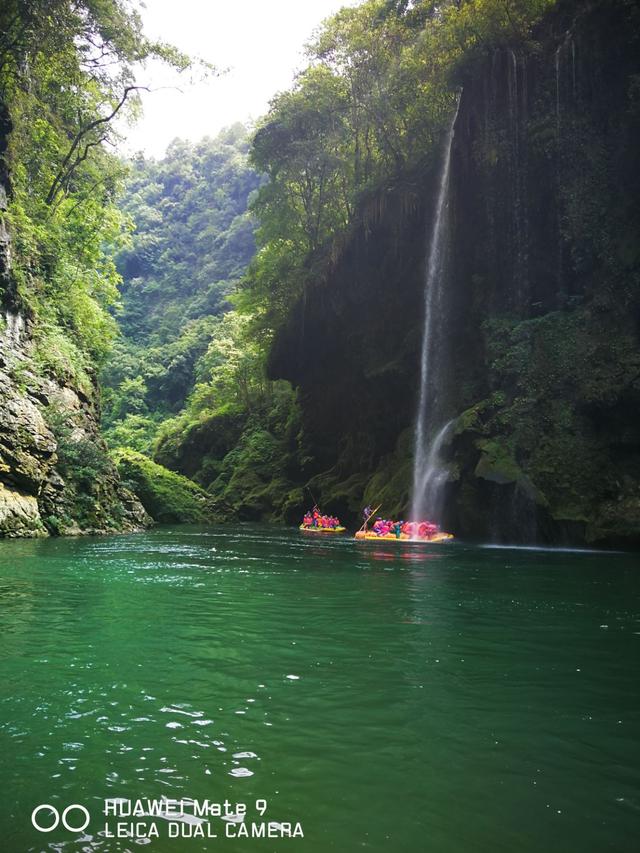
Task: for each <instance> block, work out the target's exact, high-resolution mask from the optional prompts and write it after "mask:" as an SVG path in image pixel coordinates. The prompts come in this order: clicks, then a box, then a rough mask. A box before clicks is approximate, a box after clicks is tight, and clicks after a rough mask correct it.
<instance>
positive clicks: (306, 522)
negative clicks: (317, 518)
mask: <svg viewBox="0 0 640 853" xmlns="http://www.w3.org/2000/svg"><path fill="white" fill-rule="evenodd" d="M302 524H303V526H304V527H311V513H310V512H307V513H305V516H304V518H303V519H302Z"/></svg>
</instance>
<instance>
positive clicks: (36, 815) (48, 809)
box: [31, 803, 90, 832]
mask: <svg viewBox="0 0 640 853" xmlns="http://www.w3.org/2000/svg"><path fill="white" fill-rule="evenodd" d="M74 811H77V812H80V813H81V814H82V817H81V818H80V817H79V816H78V815H76V816H75V817H71V819H70V818H69V815H70V814H71V813H72V812H74ZM41 812H45V814H43V815H42V817H41V818H40V814H41ZM89 820H90V817H89V812H88V811H87V810H86V809H85V807H84V806H81V805H80V804H79V803H72V804H71V805H70V806H67V807H66V809H65V810H64V811H63V812H62V814H60V812H59V811H58V809H57V808H56V807H55V806H50V805H49V803H41V804H40V805H39V806H36V807H35V809H34V810H33V811H32V812H31V823H32V824H33V825H34V827H35V828H36V829H37V830H38V832H53V830H54V829H55V828H56V827H57V826H58V825H59V824H60V823H61V824H62V826H63V827H64V828H65V829H66V830H68V831H69V832H82V831H83V830H84V829H86V828H87V826H89ZM40 821H42V822H40ZM43 824H44V825H43Z"/></svg>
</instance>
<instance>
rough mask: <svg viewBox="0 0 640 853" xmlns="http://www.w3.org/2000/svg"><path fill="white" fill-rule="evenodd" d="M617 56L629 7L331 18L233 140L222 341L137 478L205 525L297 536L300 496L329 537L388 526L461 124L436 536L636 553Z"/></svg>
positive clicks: (631, 31) (627, 130)
mask: <svg viewBox="0 0 640 853" xmlns="http://www.w3.org/2000/svg"><path fill="white" fill-rule="evenodd" d="M638 35H639V25H638V19H637V8H636V6H635V4H633V3H630V2H625V0H602V2H594V3H590V4H583V3H576V2H570V0H565V2H543V0H541V2H525V0H522V1H521V2H504V0H484V2H466V3H451V4H444V5H442V4H438V5H436V4H432V3H428V2H427V3H389V2H375V0H372V2H366V3H363V4H362V5H361V6H359V7H357V8H355V9H345V10H343V11H342V12H341V13H339V14H338V15H337V16H335V17H334V18H333V19H331V20H329V21H328V22H327V23H326V24H325V26H324V27H323V28H322V30H321V31H320V32H319V33H317V34H316V37H315V38H314V40H313V41H312V42H311V44H310V45H309V47H308V58H309V64H308V67H307V68H306V69H305V70H303V71H302V73H301V74H300V75H299V76H298V79H297V81H296V84H295V86H294V87H293V88H292V89H291V90H290V91H287V92H284V93H281V94H279V95H277V96H276V97H275V98H274V100H273V102H272V106H271V110H270V112H269V113H268V115H267V116H265V117H264V119H263V120H262V121H261V122H260V123H259V125H258V127H257V128H256V131H255V133H254V134H253V138H252V142H251V150H250V154H249V156H250V161H251V163H252V165H253V167H254V169H255V170H256V171H257V172H258V173H259V174H261V175H264V176H266V182H264V183H263V184H262V186H261V188H260V190H259V192H258V193H257V195H256V196H255V197H253V198H252V202H251V209H252V211H253V215H254V216H255V218H256V220H257V223H258V228H257V232H256V235H257V242H258V252H257V255H256V257H255V259H254V260H253V262H252V263H251V265H250V267H249V269H248V272H247V274H246V275H245V276H244V277H242V278H241V280H240V282H239V287H238V288H237V289H236V292H235V294H234V295H233V297H232V302H233V304H234V306H235V310H234V312H233V313H232V314H230V315H228V316H227V317H226V318H225V321H224V323H228V324H229V332H230V334H228V335H227V342H226V344H224V346H223V347H222V349H224V350H225V352H227V353H233V359H231V360H229V359H228V358H226V356H224V355H222V351H221V348H220V346H219V345H218V344H215V343H214V345H213V349H212V350H211V351H210V353H209V356H208V357H204V359H203V360H202V361H201V362H200V363H199V367H198V370H197V377H195V379H196V384H195V386H194V388H193V391H192V392H191V395H190V396H189V399H188V401H187V405H186V407H185V409H184V410H183V412H182V413H181V414H180V415H178V417H176V418H175V419H173V420H172V421H169V422H167V423H166V424H165V425H164V426H163V427H162V428H161V429H160V431H159V433H158V434H157V436H156V439H155V444H154V449H153V453H154V455H155V458H156V460H157V461H160V462H162V463H163V464H165V465H167V466H169V467H171V468H173V469H175V470H177V471H180V472H182V473H184V474H186V475H188V476H189V477H194V478H195V479H196V480H197V481H198V482H199V483H200V484H201V485H202V486H203V487H204V488H206V489H207V490H208V491H209V493H210V494H211V495H212V496H214V498H215V500H214V504H215V506H216V508H217V510H218V511H219V512H220V513H221V514H222V515H224V516H226V517H228V516H229V515H232V516H233V515H235V516H239V517H241V518H265V517H267V518H268V517H271V518H273V517H275V518H284V519H286V520H288V521H292V520H293V519H294V518H295V517H296V515H297V513H299V511H300V510H301V508H302V506H303V504H304V502H305V500H306V499H308V494H307V493H305V492H304V490H303V489H304V487H308V486H310V488H311V491H312V492H313V493H314V495H316V496H317V497H318V498H319V499H320V500H321V501H322V502H323V503H325V504H327V505H328V506H331V507H332V508H333V510H334V511H335V512H338V513H341V514H342V515H344V516H346V517H355V516H356V515H357V513H358V510H359V507H360V506H361V505H362V503H363V502H372V501H375V502H378V501H379V500H382V501H383V502H384V504H385V506H386V508H387V509H388V511H389V512H391V513H397V514H403V513H406V512H407V510H408V504H409V499H410V495H409V490H410V486H411V466H412V457H413V452H414V451H413V432H414V419H415V412H416V405H417V385H418V381H419V372H418V365H419V358H420V355H419V353H420V340H421V335H422V317H423V312H424V307H423V305H424V302H423V300H424V281H425V278H424V276H425V265H426V261H427V256H428V250H429V246H428V240H427V236H428V235H429V234H430V233H431V226H432V217H433V215H434V205H435V196H436V191H437V181H438V173H439V168H440V164H441V161H442V157H443V150H442V146H443V139H444V135H445V131H446V129H447V126H448V125H449V124H450V123H451V121H452V120H453V116H454V114H456V111H457V118H456V121H455V127H454V130H455V136H454V142H453V150H452V164H451V194H450V195H451V197H450V198H449V200H448V213H447V215H448V222H449V225H448V240H447V269H446V288H445V291H444V292H445V293H446V299H445V300H444V302H443V303H442V304H441V305H439V317H438V330H437V335H438V347H439V350H440V353H441V356H442V357H441V361H443V362H444V363H445V365H446V368H445V370H444V372H443V373H442V375H441V376H440V377H439V379H438V382H439V388H438V398H439V403H438V405H439V406H440V407H441V410H442V412H443V413H444V414H446V416H447V418H453V419H454V423H455V429H454V430H453V434H452V436H451V437H450V440H449V442H448V445H447V447H446V448H445V451H444V452H445V457H446V459H445V462H446V464H447V467H448V484H447V487H446V491H447V500H446V510H445V512H446V517H445V518H446V523H447V524H448V525H450V526H451V527H453V529H456V530H457V531H458V532H459V533H461V534H462V535H467V536H477V537H482V538H486V537H491V538H497V539H505V540H513V539H516V540H521V541H534V540H542V541H556V542H557V541H570V542H575V541H578V542H583V541H589V542H591V541H593V542H618V541H635V539H636V536H637V532H638V529H640V515H639V512H640V496H639V493H638V482H639V479H640V470H639V469H638V464H639V457H638V446H637V444H638V442H637V430H636V428H635V426H634V424H635V423H636V422H637V416H638V381H639V380H638V377H639V354H638V253H637V246H638V231H639V221H638V208H637V189H638V187H637V181H638V174H639V169H638V162H637V146H635V145H634V143H633V140H634V139H636V138H637V132H638V107H637V103H638V100H637V99H638V80H639V79H640V77H639V76H638V74H639V72H640V68H639V67H638V61H637V57H638V49H637V48H638ZM224 323H223V325H224ZM231 325H234V328H233V330H232V329H231V328H230V327H231ZM212 359H213V360H216V368H215V370H214V372H213V373H212V372H211V369H210V367H207V366H206V365H207V364H209V365H211V364H212V363H213V362H212ZM217 359H219V361H217ZM241 364H242V365H243V368H242V369H241V367H240V365H241ZM223 365H224V366H223ZM234 370H235V373H234ZM224 372H226V374H227V375H228V376H233V379H232V381H231V383H230V385H228V386H225V385H224V382H223V379H222V373H224ZM282 380H287V381H288V382H289V383H291V386H292V387H293V388H294V389H295V390H294V391H293V392H292V391H291V386H289V385H288V384H283V382H282ZM274 383H275V384H274ZM241 389H243V390H242V391H241ZM230 390H231V394H229V391H230ZM274 392H277V394H276V403H277V405H275V406H274V405H272V402H271V399H272V395H273V394H274Z"/></svg>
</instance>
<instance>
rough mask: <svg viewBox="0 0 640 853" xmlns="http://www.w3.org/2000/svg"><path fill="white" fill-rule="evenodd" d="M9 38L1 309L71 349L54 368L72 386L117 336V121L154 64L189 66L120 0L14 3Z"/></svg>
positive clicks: (1, 24) (0, 62) (5, 47)
mask: <svg viewBox="0 0 640 853" xmlns="http://www.w3.org/2000/svg"><path fill="white" fill-rule="evenodd" d="M0 33H1V35H0V101H1V102H2V104H3V105H4V106H5V107H6V109H7V112H8V117H7V125H8V129H9V130H10V131H11V132H10V135H9V146H8V151H7V155H6V156H7V161H8V167H9V172H10V174H11V190H12V198H11V200H10V205H9V210H8V213H7V219H8V222H9V225H10V227H11V230H12V233H13V240H14V242H13V246H14V253H15V259H14V264H13V281H12V290H11V292H7V293H4V294H3V301H13V302H14V303H17V304H18V305H19V306H21V307H22V308H23V309H24V310H26V311H27V312H28V313H30V314H31V315H32V317H34V319H35V320H36V323H37V325H38V326H39V327H40V328H41V329H42V330H43V336H44V338H51V337H52V336H53V337H57V338H58V339H59V338H60V337H61V336H66V337H68V338H69V339H70V341H72V346H70V347H67V348H66V350H65V348H64V347H63V346H62V345H61V346H59V347H58V348H57V349H58V355H59V356H60V358H59V359H57V361H56V363H55V364H53V363H52V364H49V365H48V367H50V368H51V369H52V370H55V371H57V372H58V374H59V375H61V377H64V375H65V374H66V375H71V374H74V373H75V372H77V371H78V370H81V371H85V367H86V365H85V364H83V361H89V362H91V363H95V362H99V361H102V360H104V358H105V356H106V353H107V351H108V348H109V344H110V341H111V340H112V339H113V337H114V335H115V331H116V325H115V322H114V320H113V318H112V317H111V316H110V314H109V313H108V311H107V309H108V307H109V306H110V305H113V304H114V303H115V302H116V301H117V298H118V290H117V285H118V283H119V280H120V279H119V275H118V273H117V270H116V267H115V263H114V260H113V257H112V249H113V248H114V247H115V248H117V247H118V246H119V245H122V244H123V243H125V242H126V240H127V229H126V227H125V225H126V219H125V217H124V216H123V214H122V213H121V212H120V211H119V210H118V208H117V206H116V205H115V199H116V196H117V193H118V190H119V188H120V185H121V182H122V179H123V176H124V171H125V170H124V168H123V166H122V164H121V162H120V161H119V160H118V159H117V158H116V157H115V156H113V155H112V154H110V153H109V152H108V149H107V147H106V146H107V145H109V144H113V143H114V141H115V140H116V139H117V135H116V131H115V129H114V124H113V119H114V118H115V117H116V115H118V114H119V113H125V112H129V114H131V115H133V114H134V113H135V112H136V109H137V106H138V99H137V92H138V89H139V87H138V86H137V85H136V83H135V74H136V68H137V67H138V66H139V65H140V63H142V62H143V61H144V60H145V59H147V58H149V57H151V56H155V57H160V58H162V59H164V60H166V61H168V62H170V63H171V64H173V65H175V66H177V67H179V68H181V69H184V68H187V67H188V66H189V64H190V60H189V59H188V58H187V57H186V56H184V55H183V54H181V53H180V52H179V51H177V50H175V49H174V48H172V47H170V46H169V45H166V44H163V43H158V42H152V41H150V40H148V39H147V38H146V37H145V36H144V35H143V33H142V29H141V22H140V17H139V15H138V14H137V12H135V11H133V10H131V8H130V7H129V5H128V4H126V3H125V2H123V0H100V2H93V0H81V2H77V3H75V2H73V3H72V2H70V0H35V2H30V3H24V2H21V0H7V2H5V3H3V4H2V7H1V9H0ZM107 247H108V248H107Z"/></svg>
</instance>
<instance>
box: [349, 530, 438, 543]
mask: <svg viewBox="0 0 640 853" xmlns="http://www.w3.org/2000/svg"><path fill="white" fill-rule="evenodd" d="M356 539H365V540H366V541H367V542H428V543H438V542H448V541H449V540H450V539H453V533H435V534H434V535H433V536H431V537H429V538H428V539H427V538H422V537H421V538H417V539H412V538H411V537H410V536H407V534H406V533H401V534H400V536H396V534H395V533H386V534H385V535H384V536H378V535H377V533H372V532H371V531H370V530H367V531H366V532H365V531H364V530H358V532H357V533H356Z"/></svg>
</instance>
